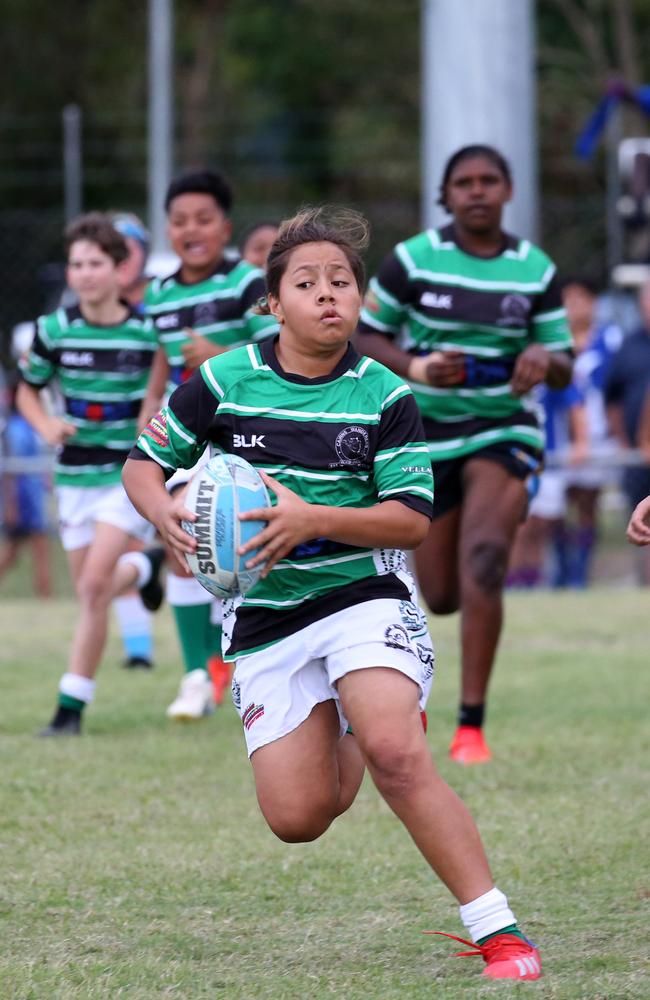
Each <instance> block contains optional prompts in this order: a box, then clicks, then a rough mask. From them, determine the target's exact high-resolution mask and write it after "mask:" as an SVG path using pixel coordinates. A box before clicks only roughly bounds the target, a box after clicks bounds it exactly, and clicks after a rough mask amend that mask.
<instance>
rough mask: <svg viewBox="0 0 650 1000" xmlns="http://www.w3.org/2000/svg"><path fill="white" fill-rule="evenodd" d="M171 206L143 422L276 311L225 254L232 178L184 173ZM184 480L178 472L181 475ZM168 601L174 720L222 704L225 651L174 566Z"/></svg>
mask: <svg viewBox="0 0 650 1000" xmlns="http://www.w3.org/2000/svg"><path fill="white" fill-rule="evenodd" d="M165 208H166V210H167V216H168V236H169V240H170V243H171V247H172V250H173V251H174V253H176V254H177V256H178V257H179V258H180V261H181V265H180V268H179V270H178V271H177V272H176V274H173V275H171V276H170V277H168V278H163V279H159V278H156V279H154V280H153V281H152V282H151V284H150V285H149V287H148V289H147V292H146V295H145V310H146V312H147V314H148V315H150V316H151V317H152V318H153V321H154V323H155V328H156V333H157V336H158V342H159V349H158V352H157V354H156V358H155V361H154V364H153V367H152V371H151V378H150V380H149V386H148V390H147V395H146V397H145V400H144V402H143V406H142V412H141V420H140V424H141V426H143V425H144V424H145V423H146V421H147V420H148V419H149V417H151V416H152V415H153V414H154V413H155V412H156V410H157V409H158V407H159V406H160V403H161V401H162V398H163V395H164V393H165V391H168V392H171V391H173V389H175V388H176V386H178V385H181V384H182V383H183V382H185V381H186V380H187V379H188V378H189V376H190V375H191V374H192V372H193V371H194V370H195V369H196V368H197V367H198V366H199V365H200V364H201V363H202V362H203V361H205V360H206V359H207V358H211V357H214V356H216V355H218V354H221V353H222V352H223V351H228V350H230V349H232V348H233V347H237V346H239V345H240V344H246V343H249V342H250V341H254V340H258V339H260V338H263V337H265V336H268V335H269V334H270V333H274V332H275V331H276V329H277V324H276V323H275V320H274V319H273V317H269V316H261V315H259V313H258V312H257V311H256V309H255V307H256V304H257V302H258V300H259V299H260V298H261V297H262V296H263V295H264V293H265V290H266V285H265V283H264V275H263V272H262V271H261V270H260V269H259V268H256V267H253V266H252V265H251V264H249V263H248V262H247V261H245V260H241V259H240V258H239V256H238V254H237V253H236V252H235V253H234V254H230V253H228V252H227V250H226V248H227V245H228V242H229V240H230V237H231V235H232V226H231V223H230V210H231V208H232V191H231V189H230V186H229V184H228V183H227V182H226V180H225V179H224V178H223V177H222V176H221V175H219V174H216V173H213V172H212V171H209V170H203V171H198V172H194V173H187V174H182V175H181V176H179V177H177V178H176V179H175V180H174V181H172V183H171V184H170V186H169V189H168V191H167V195H166V198H165ZM187 478H188V477H187V476H186V475H181V477H180V481H181V482H185V481H186V480H187ZM178 481H179V480H176V481H175V484H174V485H176V483H178ZM167 600H168V601H169V603H170V605H171V607H172V609H173V611H174V617H175V620H176V625H177V628H178V634H179V638H180V643H181V648H182V652H183V662H184V665H185V676H184V677H183V679H182V681H181V686H180V690H179V693H178V696H177V697H176V698H175V699H174V701H173V702H172V704H171V705H170V706H169V708H168V709H167V714H168V716H169V717H170V718H172V719H178V720H191V719H200V718H201V717H203V716H204V715H206V714H208V713H209V712H210V711H211V710H212V708H213V706H214V699H215V697H216V700H217V701H220V700H221V698H222V697H223V689H224V686H225V685H227V683H228V680H229V668H228V667H227V666H226V665H225V664H224V662H223V660H222V659H221V652H220V651H221V625H220V620H221V605H220V602H219V601H215V600H214V599H213V598H211V597H210V595H209V594H208V593H207V591H205V590H204V589H203V587H201V586H200V584H198V583H197V582H196V580H195V579H194V578H193V577H192V576H191V575H190V574H189V572H188V570H187V567H186V566H184V565H182V564H180V563H178V562H174V565H173V566H171V567H170V571H169V572H168V573H167ZM213 619H216V621H213ZM208 669H209V671H210V674H211V675H212V682H211V680H210V677H209V676H208Z"/></svg>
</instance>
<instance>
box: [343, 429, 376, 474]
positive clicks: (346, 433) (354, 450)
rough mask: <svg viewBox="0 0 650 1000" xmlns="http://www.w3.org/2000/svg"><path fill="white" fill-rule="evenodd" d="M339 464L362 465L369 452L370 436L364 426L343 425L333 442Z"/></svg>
mask: <svg viewBox="0 0 650 1000" xmlns="http://www.w3.org/2000/svg"><path fill="white" fill-rule="evenodd" d="M334 447H335V448H336V454H337V455H338V458H339V462H340V464H341V465H355V466H357V467H358V466H360V465H362V464H363V463H364V462H365V461H366V459H367V458H368V455H369V454H370V437H369V436H368V431H367V430H366V428H365V427H358V426H354V427H344V428H343V430H342V431H340V432H339V433H338V434H337V436H336V441H335V442H334Z"/></svg>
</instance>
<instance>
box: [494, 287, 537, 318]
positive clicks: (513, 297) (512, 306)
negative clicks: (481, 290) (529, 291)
mask: <svg viewBox="0 0 650 1000" xmlns="http://www.w3.org/2000/svg"><path fill="white" fill-rule="evenodd" d="M531 309H532V303H531V301H530V299H527V298H526V296H525V295H517V294H514V293H511V294H510V295H504V297H503V298H502V299H501V306H500V310H501V315H500V316H499V319H498V320H497V326H525V325H526V323H527V322H528V314H529V313H530V310H531Z"/></svg>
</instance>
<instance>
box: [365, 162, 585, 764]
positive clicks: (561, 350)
mask: <svg viewBox="0 0 650 1000" xmlns="http://www.w3.org/2000/svg"><path fill="white" fill-rule="evenodd" d="M511 195H512V181H511V175H510V168H509V166H508V164H507V162H506V161H505V160H504V158H503V157H502V156H501V154H500V153H498V152H497V151H496V150H494V149H492V148H491V147H489V146H466V147H464V148H462V149H460V150H458V151H457V152H456V153H455V154H454V155H453V156H452V157H451V158H450V160H449V162H448V163H447V165H446V168H445V171H444V175H443V179H442V184H441V188H440V204H442V205H443V206H444V207H445V208H446V210H447V211H448V212H449V213H450V214H451V215H452V216H453V222H452V223H451V225H448V226H446V227H444V228H442V229H440V230H430V231H427V232H423V233H420V234H419V235H417V236H415V237H413V238H412V239H409V240H407V241H406V242H404V243H400V244H398V246H397V247H395V249H394V250H393V252H392V253H391V254H390V255H389V256H388V257H387V258H386V260H385V261H384V263H383V264H382V265H381V267H380V269H379V271H378V273H377V275H376V277H375V278H373V279H372V281H371V282H370V286H369V291H368V295H367V297H366V300H365V304H364V308H363V310H362V313H361V324H360V335H359V343H360V345H361V347H362V349H363V350H364V351H365V352H366V353H368V354H370V355H372V356H373V357H376V358H378V359H379V360H380V361H382V362H383V363H384V364H386V365H388V366H389V367H390V368H392V369H393V370H394V371H395V372H397V373H398V374H400V375H403V376H404V377H406V378H407V379H408V381H409V382H410V384H411V386H412V388H413V391H414V393H415V397H416V399H417V401H418V404H419V406H420V411H421V413H422V416H423V421H424V429H425V434H426V437H427V442H428V448H429V454H430V457H431V461H432V463H433V468H434V475H435V480H436V503H435V506H434V520H433V523H432V525H431V529H430V531H429V534H428V536H427V539H426V541H425V542H424V543H423V544H422V545H421V546H420V547H419V549H418V550H417V552H416V554H415V562H416V568H417V578H418V583H419V585H420V588H421V590H422V594H423V597H424V599H425V600H426V602H427V604H428V606H429V607H430V608H431V610H432V611H434V612H435V613H437V614H450V613H452V612H454V611H457V610H458V609H460V611H461V645H462V684H461V699H460V701H461V704H460V711H459V717H458V728H457V730H456V733H455V736H454V739H453V741H452V744H451V747H450V754H451V756H452V758H453V759H455V760H457V761H459V762H462V763H478V762H482V761H486V760H489V758H490V756H491V754H490V750H489V748H488V747H487V744H486V743H485V740H484V737H483V732H482V725H483V719H484V711H485V701H486V697H487V688H488V682H489V679H490V673H491V671H492V666H493V663H494V658H495V655H496V650H497V645H498V641H499V636H500V633H501V627H502V620H503V602H502V593H503V585H504V579H505V574H506V571H507V567H508V556H509V552H510V548H511V546H512V542H513V538H514V535H515V531H516V528H517V525H518V524H519V522H520V520H521V518H522V515H523V513H524V511H525V509H526V503H527V493H526V485H525V481H526V479H527V477H528V476H529V475H530V474H531V472H532V471H533V470H535V469H536V468H537V466H538V464H539V462H540V459H541V456H542V449H543V445H544V436H543V430H542V428H541V426H540V422H539V417H538V415H537V414H536V412H535V409H534V406H533V404H532V403H531V402H530V400H529V399H528V396H527V394H528V392H529V390H530V389H532V388H533V386H535V385H537V384H538V383H540V382H546V383H547V384H548V385H549V386H551V387H552V388H562V387H564V386H565V385H567V384H568V382H569V380H570V377H571V357H570V354H569V351H570V348H571V336H570V333H569V330H568V327H567V324H566V318H565V312H564V309H563V308H562V304H561V301H560V294H559V290H558V285H557V281H556V278H555V267H554V266H553V264H552V262H551V261H550V260H549V259H548V257H547V256H546V255H545V254H544V253H543V252H542V251H541V250H540V249H538V248H537V247H535V246H533V245H532V244H531V243H529V242H528V241H527V240H520V239H518V238H517V237H515V236H511V235H510V234H508V233H506V232H504V230H503V229H502V225H501V219H502V212H503V208H504V206H505V204H506V202H508V201H509V200H510V197H511Z"/></svg>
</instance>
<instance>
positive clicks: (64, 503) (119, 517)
mask: <svg viewBox="0 0 650 1000" xmlns="http://www.w3.org/2000/svg"><path fill="white" fill-rule="evenodd" d="M56 502H57V507H58V512H59V534H60V536H61V543H62V545H63V548H64V549H65V550H66V551H67V552H69V551H71V550H72V549H82V548H85V546H86V545H90V544H91V542H92V540H93V538H94V537H95V525H96V524H97V522H99V521H101V522H103V523H105V524H114V525H115V526H116V527H117V528H121V529H122V531H125V532H126V534H127V535H132V536H133V537H134V538H137V539H139V540H140V541H142V542H149V541H151V540H152V539H153V537H154V535H155V528H154V526H153V525H152V524H150V522H149V521H146V520H145V519H144V517H142V516H141V515H140V514H138V512H137V510H136V509H135V507H134V506H133V504H132V503H131V501H130V500H129V498H128V496H127V495H126V492H125V490H124V487H123V486H122V484H121V483H115V484H114V485H112V486H57V487H56Z"/></svg>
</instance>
